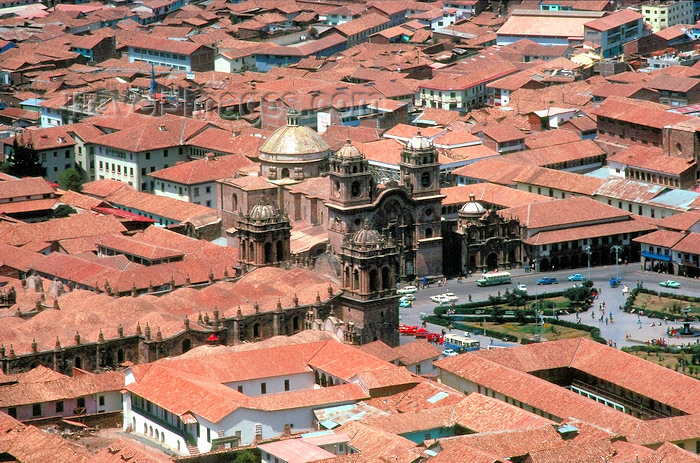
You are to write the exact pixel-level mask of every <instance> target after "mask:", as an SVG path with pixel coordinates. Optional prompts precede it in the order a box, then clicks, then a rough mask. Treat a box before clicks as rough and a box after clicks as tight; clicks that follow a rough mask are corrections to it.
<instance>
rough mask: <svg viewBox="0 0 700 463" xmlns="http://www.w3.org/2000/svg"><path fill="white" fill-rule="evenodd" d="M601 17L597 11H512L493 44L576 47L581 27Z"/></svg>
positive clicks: (581, 36)
mask: <svg viewBox="0 0 700 463" xmlns="http://www.w3.org/2000/svg"><path fill="white" fill-rule="evenodd" d="M604 14H605V13H604V12H601V11H540V10H515V11H513V13H512V14H511V15H510V17H509V18H508V20H507V21H506V22H505V24H503V26H501V28H500V29H498V31H497V32H496V36H497V37H496V43H497V44H498V45H507V44H509V43H513V42H517V41H518V40H521V39H530V40H532V41H533V42H537V43H539V44H541V45H574V44H580V43H582V42H583V40H584V39H583V37H584V32H583V28H584V25H585V24H586V23H589V22H591V21H592V20H594V19H598V18H602V17H603V16H604Z"/></svg>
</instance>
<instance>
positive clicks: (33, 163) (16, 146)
mask: <svg viewBox="0 0 700 463" xmlns="http://www.w3.org/2000/svg"><path fill="white" fill-rule="evenodd" d="M7 162H8V163H9V164H10V167H9V170H8V172H7V173H8V174H10V175H14V176H15V177H43V176H44V175H46V171H45V169H44V167H43V166H42V165H41V159H40V158H39V151H37V150H36V149H35V148H34V144H33V143H32V142H31V141H29V142H28V143H25V142H24V139H23V138H22V136H21V135H20V136H18V137H15V139H14V141H13V142H12V154H10V155H9V156H8V159H7Z"/></svg>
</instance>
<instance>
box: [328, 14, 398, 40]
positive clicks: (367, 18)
mask: <svg viewBox="0 0 700 463" xmlns="http://www.w3.org/2000/svg"><path fill="white" fill-rule="evenodd" d="M388 23H389V18H387V17H386V16H383V15H381V14H378V13H369V14H365V15H362V16H361V17H359V18H357V19H353V20H351V21H348V22H346V23H343V24H339V25H337V26H335V29H336V30H337V31H338V32H340V33H341V34H343V35H344V36H345V37H350V36H353V35H356V34H359V33H361V32H364V31H367V30H369V29H372V28H373V27H379V26H383V25H386V24H388Z"/></svg>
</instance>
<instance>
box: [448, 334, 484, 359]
mask: <svg viewBox="0 0 700 463" xmlns="http://www.w3.org/2000/svg"><path fill="white" fill-rule="evenodd" d="M442 347H443V348H444V349H452V350H454V351H455V352H459V353H460V354H461V353H462V352H468V351H471V350H479V347H480V345H479V340H478V339H472V338H470V337H468V336H462V335H459V334H452V333H449V334H446V335H445V338H444V340H443V342H442Z"/></svg>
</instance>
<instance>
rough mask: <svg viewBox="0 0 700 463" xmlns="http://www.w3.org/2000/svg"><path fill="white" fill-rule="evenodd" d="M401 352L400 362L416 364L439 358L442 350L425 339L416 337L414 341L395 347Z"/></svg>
mask: <svg viewBox="0 0 700 463" xmlns="http://www.w3.org/2000/svg"><path fill="white" fill-rule="evenodd" d="M395 350H396V352H397V353H398V354H401V358H400V359H399V362H400V363H401V364H402V365H414V364H416V363H420V362H423V361H426V360H437V359H438V358H439V357H440V356H441V355H442V351H441V350H440V349H438V348H437V347H435V346H434V345H433V344H431V343H429V342H428V341H426V340H425V339H416V340H415V341H413V342H409V343H407V344H402V345H400V346H398V347H396V348H395Z"/></svg>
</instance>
